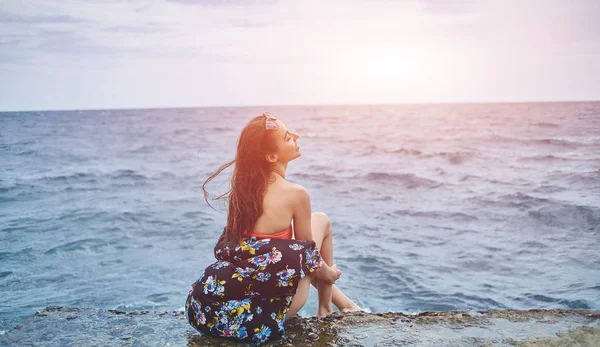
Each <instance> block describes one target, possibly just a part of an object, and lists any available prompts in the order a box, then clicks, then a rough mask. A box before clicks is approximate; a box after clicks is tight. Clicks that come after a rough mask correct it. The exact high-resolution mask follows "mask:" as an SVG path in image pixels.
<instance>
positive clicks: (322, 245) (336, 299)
mask: <svg viewBox="0 0 600 347" xmlns="http://www.w3.org/2000/svg"><path fill="white" fill-rule="evenodd" d="M310 227H311V232H312V236H313V240H314V241H315V243H316V244H317V247H318V248H319V251H320V253H321V257H322V258H323V260H324V261H325V263H327V265H330V266H331V265H333V240H332V230H331V221H330V220H329V216H327V214H325V213H323V212H313V213H312V215H311V225H310ZM312 284H313V286H315V288H317V290H318V289H319V285H318V282H317V281H315V280H313V281H312ZM324 290H326V289H324ZM324 295H327V293H326V292H324ZM327 296H328V295H327ZM331 301H332V302H333V304H334V305H335V306H336V307H337V308H338V309H339V310H340V311H342V312H348V311H357V310H360V308H359V307H358V306H357V305H356V304H355V303H354V302H353V301H352V300H350V298H348V297H347V296H346V295H345V294H344V293H343V292H342V291H341V289H339V288H338V287H337V286H336V285H333V287H332V288H331ZM327 306H329V308H330V309H331V303H330V304H329V305H325V303H324V306H323V307H324V308H326V307H327ZM320 308H321V292H319V309H320ZM317 315H319V312H317Z"/></svg>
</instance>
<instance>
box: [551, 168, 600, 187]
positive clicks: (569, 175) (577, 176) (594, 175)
mask: <svg viewBox="0 0 600 347" xmlns="http://www.w3.org/2000/svg"><path fill="white" fill-rule="evenodd" d="M551 178H552V179H555V180H556V179H559V180H566V181H568V182H569V183H571V184H594V185H596V184H598V183H600V169H598V170H595V171H588V172H575V173H573V172H561V173H558V174H553V175H552V176H551Z"/></svg>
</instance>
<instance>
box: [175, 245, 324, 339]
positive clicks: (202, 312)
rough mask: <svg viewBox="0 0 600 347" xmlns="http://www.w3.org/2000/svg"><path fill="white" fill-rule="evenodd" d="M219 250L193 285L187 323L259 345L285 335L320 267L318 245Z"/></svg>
mask: <svg viewBox="0 0 600 347" xmlns="http://www.w3.org/2000/svg"><path fill="white" fill-rule="evenodd" d="M222 237H223V236H221V238H220V239H219V242H217V245H216V246H215V258H216V259H217V261H216V262H214V263H213V264H211V265H209V266H208V267H207V268H206V269H205V270H204V272H203V273H202V275H201V276H200V278H198V280H196V282H194V283H193V284H192V288H191V289H190V291H189V295H188V297H187V300H186V302H185V310H186V314H187V318H188V322H189V323H190V324H191V325H192V326H193V327H194V328H195V329H196V330H197V331H199V332H200V333H203V334H209V335H212V336H217V337H227V338H232V339H236V340H242V341H246V342H249V343H251V344H253V345H260V344H263V343H265V342H267V341H269V340H276V339H278V338H280V337H282V336H283V335H284V333H285V329H284V321H285V314H286V312H287V310H288V308H289V306H290V303H291V302H292V298H293V297H294V294H295V293H296V289H297V288H298V283H299V282H300V279H302V278H304V276H306V275H307V274H309V273H310V272H312V271H314V270H316V269H318V268H319V267H321V265H322V263H323V259H322V258H321V255H320V253H319V250H318V248H317V247H316V245H315V243H314V242H313V241H298V240H284V239H257V238H256V237H250V238H246V239H244V240H242V241H241V242H240V244H239V245H237V246H236V247H235V248H229V247H227V246H222V245H221V240H222Z"/></svg>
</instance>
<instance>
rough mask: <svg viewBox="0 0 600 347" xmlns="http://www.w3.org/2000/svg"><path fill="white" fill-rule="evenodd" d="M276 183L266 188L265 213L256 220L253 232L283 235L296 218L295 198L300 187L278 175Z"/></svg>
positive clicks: (275, 179) (275, 176)
mask: <svg viewBox="0 0 600 347" xmlns="http://www.w3.org/2000/svg"><path fill="white" fill-rule="evenodd" d="M273 176H274V182H273V181H270V183H269V184H268V185H267V187H266V192H265V196H264V198H263V213H262V215H261V216H260V217H259V218H258V219H257V220H256V223H255V224H254V227H253V228H252V232H254V233H260V234H264V235H271V234H277V233H281V232H282V231H284V230H286V229H287V228H288V227H289V226H290V224H291V223H292V220H293V218H294V213H293V211H294V209H293V207H294V196H295V194H294V193H295V191H297V189H298V187H299V186H298V185H296V184H293V183H290V182H288V181H286V180H285V179H283V178H282V177H281V176H279V175H278V174H275V173H274V174H273Z"/></svg>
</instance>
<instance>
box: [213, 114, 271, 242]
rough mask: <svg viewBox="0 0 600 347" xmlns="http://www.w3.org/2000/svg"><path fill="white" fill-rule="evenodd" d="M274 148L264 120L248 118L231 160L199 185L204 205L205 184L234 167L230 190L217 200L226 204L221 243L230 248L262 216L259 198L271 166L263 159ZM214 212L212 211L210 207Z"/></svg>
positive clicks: (265, 185)
mask: <svg viewBox="0 0 600 347" xmlns="http://www.w3.org/2000/svg"><path fill="white" fill-rule="evenodd" d="M276 151H277V145H276V142H275V139H274V136H272V134H269V131H268V130H266V128H265V116H264V115H260V116H258V117H254V118H252V119H251V120H250V121H249V122H248V124H246V126H245V127H244V129H242V133H241V134H240V137H239V138H238V142H237V152H236V155H235V159H234V160H232V161H230V162H228V163H225V164H223V165H221V166H220V167H219V169H217V171H216V172H215V173H214V174H212V175H211V176H210V177H209V178H208V179H207V180H206V181H205V182H204V184H202V190H203V191H204V200H205V201H206V203H207V204H208V205H209V206H210V207H212V205H211V204H210V202H208V196H209V194H208V192H207V191H206V188H205V186H206V184H207V183H208V182H210V181H211V180H212V179H213V178H215V177H216V176H217V175H218V174H220V173H221V172H222V171H223V170H225V169H226V168H228V167H230V166H231V165H233V164H235V167H234V169H233V175H232V177H231V188H230V189H229V191H228V192H226V193H225V194H223V195H221V196H218V197H217V198H215V199H214V200H217V199H225V200H228V209H227V225H226V226H225V228H224V230H223V240H222V242H223V243H225V244H227V243H229V244H230V245H236V244H238V243H239V242H240V241H241V240H242V238H243V237H244V231H245V230H252V228H253V227H254V224H255V223H256V220H257V219H258V217H260V216H261V215H262V213H263V206H262V203H263V197H264V194H265V189H266V187H267V180H268V179H269V175H270V172H271V171H272V170H271V165H270V163H269V162H268V161H267V159H266V155H267V154H269V153H275V152H276ZM213 209H214V207H213Z"/></svg>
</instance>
